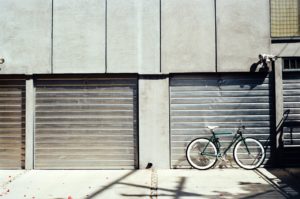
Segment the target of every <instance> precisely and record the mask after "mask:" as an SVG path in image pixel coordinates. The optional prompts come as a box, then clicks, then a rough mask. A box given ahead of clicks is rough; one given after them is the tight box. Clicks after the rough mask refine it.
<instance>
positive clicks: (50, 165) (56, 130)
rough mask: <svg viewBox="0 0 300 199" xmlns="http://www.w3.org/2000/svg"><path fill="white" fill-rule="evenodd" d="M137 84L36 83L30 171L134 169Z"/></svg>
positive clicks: (130, 80)
mask: <svg viewBox="0 0 300 199" xmlns="http://www.w3.org/2000/svg"><path fill="white" fill-rule="evenodd" d="M136 92H137V90H136V79H133V78H128V79H115V80H114V79H110V80H109V79H105V80H103V79H69V80H68V79H53V80H49V79H48V80H37V83H36V107H35V111H36V112H35V151H34V152H35V168H37V169H133V168H136V167H137V140H136V137H137V135H136V134H137V127H136V101H137V98H136V97H137V96H136V95H137V93H136Z"/></svg>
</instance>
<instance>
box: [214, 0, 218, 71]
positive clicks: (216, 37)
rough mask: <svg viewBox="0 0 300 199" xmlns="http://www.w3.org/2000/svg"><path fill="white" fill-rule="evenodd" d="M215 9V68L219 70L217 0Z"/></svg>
mask: <svg viewBox="0 0 300 199" xmlns="http://www.w3.org/2000/svg"><path fill="white" fill-rule="evenodd" d="M214 9H215V70H216V72H218V31H217V0H214Z"/></svg>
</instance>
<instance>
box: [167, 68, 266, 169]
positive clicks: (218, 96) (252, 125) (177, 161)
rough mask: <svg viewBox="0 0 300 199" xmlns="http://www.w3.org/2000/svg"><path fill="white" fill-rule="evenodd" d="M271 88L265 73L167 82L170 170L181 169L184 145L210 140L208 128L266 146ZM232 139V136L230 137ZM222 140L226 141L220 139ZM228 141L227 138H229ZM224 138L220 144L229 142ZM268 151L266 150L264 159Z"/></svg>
mask: <svg viewBox="0 0 300 199" xmlns="http://www.w3.org/2000/svg"><path fill="white" fill-rule="evenodd" d="M270 96H271V88H270V84H269V78H268V76H267V77H266V75H265V74H260V75H258V74H256V75H253V74H237V75H228V74H222V75H201V76H200V75H199V76H175V77H174V78H172V79H171V82H170V98H171V99H170V100H171V101H170V106H171V107H170V109H171V113H170V114H171V115H170V122H171V124H170V125H171V167H172V168H184V167H187V165H188V163H187V162H186V158H185V149H186V146H187V144H188V143H189V142H190V141H191V140H193V139H194V138H197V137H209V136H211V133H210V132H209V131H208V130H207V128H206V127H207V126H209V125H210V126H215V125H216V126H220V128H219V130H231V131H233V130H236V128H237V127H238V126H239V125H240V123H242V124H243V125H245V126H246V128H247V131H246V135H247V136H251V137H255V138H258V139H259V140H260V141H262V142H263V143H265V144H266V145H269V144H270V143H269V142H268V141H269V140H270V131H271V129H270V126H271V116H270V115H271V111H270V110H271V102H270V99H271V98H270ZM231 138H232V137H231ZM223 139H225V138H223ZM229 139H230V138H229ZM229 139H225V141H224V143H223V144H226V143H228V141H229ZM269 157H270V149H269V147H268V149H267V159H266V161H268V160H269Z"/></svg>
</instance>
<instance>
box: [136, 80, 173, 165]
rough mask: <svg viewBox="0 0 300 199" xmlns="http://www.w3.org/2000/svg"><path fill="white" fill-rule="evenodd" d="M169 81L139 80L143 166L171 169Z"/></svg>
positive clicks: (140, 162) (141, 160)
mask: <svg viewBox="0 0 300 199" xmlns="http://www.w3.org/2000/svg"><path fill="white" fill-rule="evenodd" d="M169 140H170V138H169V79H168V78H161V79H157V78H151V77H150V78H141V79H139V164H140V166H139V167H140V168H141V169H144V168H146V166H147V164H148V163H152V164H153V167H154V168H161V169H168V168H170V153H169Z"/></svg>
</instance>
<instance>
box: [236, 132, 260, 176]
mask: <svg viewBox="0 0 300 199" xmlns="http://www.w3.org/2000/svg"><path fill="white" fill-rule="evenodd" d="M265 156H266V155H265V149H264V147H263V145H262V144H261V143H260V142H259V141H258V140H256V139H254V138H245V139H244V140H240V141H239V142H237V143H236V145H235V147H234V149H233V157H234V160H235V162H236V163H237V164H238V165H239V166H240V167H242V168H244V169H249V170H250V169H255V168H257V167H259V166H260V165H261V164H262V163H263V161H264V159H265Z"/></svg>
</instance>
